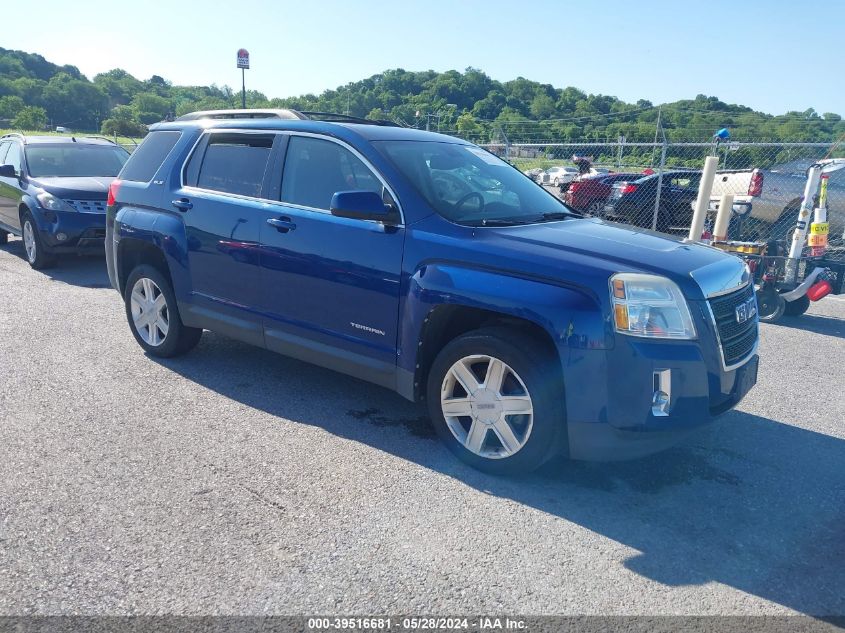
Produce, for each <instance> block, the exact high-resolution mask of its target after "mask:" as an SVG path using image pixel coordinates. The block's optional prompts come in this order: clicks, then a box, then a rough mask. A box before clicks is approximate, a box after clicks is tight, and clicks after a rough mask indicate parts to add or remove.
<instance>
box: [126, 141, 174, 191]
mask: <svg viewBox="0 0 845 633" xmlns="http://www.w3.org/2000/svg"><path fill="white" fill-rule="evenodd" d="M181 136H182V133H181V132H179V131H164V130H162V131H160V132H150V133H149V134H147V137H146V138H145V139H144V140H143V142H142V143H141V144H140V145H139V146H138V149H136V150H135V151H134V152H133V153H132V155H131V156H130V157H129V160H128V161H127V162H126V165H124V167H123V170H122V171H121V172H120V176H119V178H120V179H121V180H131V181H134V182H150V181H151V180H152V179H153V176H155V174H156V172H157V171H158V168H159V167H161V164H162V163H163V162H164V159H165V158H167V155H168V154H169V153H170V150H172V149H173V147H174V146H175V145H176V143H177V142H178V141H179V137H181Z"/></svg>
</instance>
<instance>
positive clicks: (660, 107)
mask: <svg viewBox="0 0 845 633" xmlns="http://www.w3.org/2000/svg"><path fill="white" fill-rule="evenodd" d="M662 113H663V106H662V105H661V106H657V125H656V126H655V128H654V147H652V148H651V166H652V167H654V153H655V152H656V151H657V135H658V134H659V133H660V115H661V114H662Z"/></svg>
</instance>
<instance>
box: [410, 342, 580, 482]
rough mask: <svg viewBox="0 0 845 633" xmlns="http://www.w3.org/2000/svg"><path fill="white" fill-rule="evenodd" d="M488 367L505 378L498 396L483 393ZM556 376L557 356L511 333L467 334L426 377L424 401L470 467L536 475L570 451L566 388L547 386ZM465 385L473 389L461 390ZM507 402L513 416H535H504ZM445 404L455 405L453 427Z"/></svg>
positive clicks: (454, 450)
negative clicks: (506, 399) (507, 400)
mask: <svg viewBox="0 0 845 633" xmlns="http://www.w3.org/2000/svg"><path fill="white" fill-rule="evenodd" d="M491 367H494V371H496V375H497V376H500V377H501V381H497V382H499V384H500V385H501V386H499V387H498V389H497V388H492V389H487V388H485V384H486V381H487V379H488V378H487V372H488V371H489V370H490V369H491ZM559 375H560V367H559V365H558V364H557V360H556V358H555V357H554V356H553V354H552V353H550V351H549V350H547V349H545V348H544V347H543V346H542V345H540V344H539V343H538V342H537V341H535V340H534V339H533V338H530V337H528V336H525V335H522V334H520V333H518V332H515V331H514V330H513V329H509V328H485V329H481V330H476V331H474V332H469V333H467V334H464V335H463V336H460V337H458V338H456V339H455V340H453V341H451V342H450V343H449V344H448V345H446V346H445V347H444V348H443V349H442V350H441V351H440V353H439V354H438V355H437V358H436V359H435V360H434V363H433V364H432V366H431V371H430V372H429V374H428V382H427V394H426V399H427V404H428V410H429V414H430V415H431V419H432V422H433V424H434V428H435V430H436V431H437V434H438V436H440V439H441V440H442V441H443V442H444V443H445V444H446V446H447V447H448V448H449V450H450V451H452V453H454V454H455V455H456V456H457V457H458V458H459V459H461V460H462V461H464V462H466V463H467V464H469V465H470V466H472V467H473V468H476V469H478V470H481V471H483V472H486V473H490V474H494V475H513V474H518V473H526V472H530V471H532V470H535V469H536V468H539V467H540V466H541V465H542V464H543V463H544V462H546V461H547V460H548V459H550V458H551V457H553V456H554V455H555V454H557V453H559V452H560V451H561V449H562V448H563V447H564V445H565V438H566V419H565V418H566V413H565V409H564V404H563V381H562V380H550V379H549V377H550V376H559ZM458 376H462V378H461V379H459V378H458ZM479 376H484V378H483V379H480V378H479ZM467 383H469V389H465V388H463V385H464V384H467ZM470 391H472V393H470ZM502 397H509V398H511V401H510V406H511V407H513V408H514V410H516V411H520V410H526V411H530V413H528V412H526V413H512V414H506V413H505V410H504V409H503V408H502V401H501V400H500V399H499V398H502ZM444 401H445V402H448V401H453V404H452V406H453V408H452V410H451V411H449V413H452V414H453V415H450V416H449V417H448V421H447V417H446V415H445V414H444V407H443V402H444ZM463 411H466V412H467V413H468V415H461V412H463ZM485 415H486V416H488V417H487V418H486V419H484V418H483V417H482V416H485ZM508 429H509V430H510V433H507V430H508ZM470 445H471V446H470Z"/></svg>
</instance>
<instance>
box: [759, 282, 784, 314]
mask: <svg viewBox="0 0 845 633" xmlns="http://www.w3.org/2000/svg"><path fill="white" fill-rule="evenodd" d="M785 310H786V300H785V299H784V298H783V297H781V296H780V295H779V294H778V292H777V290H775V289H774V288H762V289H760V290H758V291H757V314H758V315H759V317H760V321H761V322H762V323H774V322H775V321H777V320H778V319H780V318H781V317H782V316H783V313H784V311H785Z"/></svg>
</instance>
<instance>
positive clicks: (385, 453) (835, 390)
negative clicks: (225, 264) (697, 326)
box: [0, 240, 845, 615]
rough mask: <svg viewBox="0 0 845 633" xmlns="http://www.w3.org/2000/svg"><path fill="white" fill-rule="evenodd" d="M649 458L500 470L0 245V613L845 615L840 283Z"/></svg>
mask: <svg viewBox="0 0 845 633" xmlns="http://www.w3.org/2000/svg"><path fill="white" fill-rule="evenodd" d="M761 330H762V341H761V346H760V356H761V367H760V376H759V384H758V385H757V387H756V388H755V389H754V390H753V391H752V392H751V394H749V396H748V397H747V398H746V399H745V401H743V402H742V403H741V405H740V406H739V408H738V410H737V411H734V412H731V413H729V414H727V415H725V416H724V417H723V418H722V419H721V420H720V422H719V423H718V424H716V425H714V427H712V429H710V430H709V431H708V432H706V433H704V434H702V435H698V436H696V437H694V438H693V439H692V440H690V441H689V442H687V443H686V444H684V445H682V446H680V447H677V448H675V449H672V450H670V451H667V452H664V453H662V454H659V455H656V456H653V457H650V458H647V459H643V460H638V461H633V462H626V463H617V464H584V463H574V462H565V461H557V462H554V463H552V464H550V465H548V466H546V467H544V469H543V470H542V471H540V472H538V473H536V474H533V475H531V476H527V477H520V478H494V477H490V476H486V475H483V474H481V473H478V472H476V471H474V470H472V469H470V468H468V467H465V466H463V465H462V464H461V463H459V462H458V461H456V460H455V459H454V458H453V457H452V456H451V454H450V453H449V452H448V451H447V450H446V449H445V448H443V447H442V446H441V445H440V443H438V441H437V440H436V439H435V438H434V436H433V433H432V431H431V429H430V427H429V423H428V420H427V418H426V415H425V411H424V410H423V409H422V408H421V407H419V406H415V405H412V404H410V403H408V402H406V401H404V400H403V399H402V398H400V397H399V396H397V395H394V394H392V393H390V392H388V391H386V390H383V389H380V388H378V387H374V386H371V385H369V384H367V383H364V382H361V381H358V380H356V379H354V378H350V377H346V376H342V375H339V374H335V373H332V372H330V371H327V370H323V369H319V368H316V367H312V366H309V365H306V364H303V363H300V362H297V361H293V360H290V359H286V358H284V357H282V356H278V355H274V354H272V353H270V352H267V351H264V350H261V349H257V348H253V347H249V346H247V345H245V344H242V343H238V342H235V341H232V340H229V339H226V338H224V337H222V336H219V335H215V334H212V333H208V332H206V334H205V335H204V337H203V340H202V342H201V343H200V345H199V346H198V347H197V348H196V349H195V350H194V351H193V352H192V353H191V354H190V355H188V356H186V357H184V358H181V359H174V360H167V361H157V360H155V359H152V358H149V357H147V356H145V355H144V354H143V352H142V350H141V348H140V347H139V346H138V345H137V344H136V343H135V341H134V339H133V338H132V336H131V334H130V332H129V328H128V326H127V324H126V321H125V315H124V311H123V305H122V302H121V299H120V297H119V296H118V295H117V293H116V292H114V291H113V290H111V289H110V288H109V287H108V280H107V277H106V273H105V265H104V262H103V260H102V259H96V258H94V259H81V258H70V259H67V260H64V261H63V262H62V265H61V267H59V268H57V269H55V270H51V271H45V272H43V273H42V272H36V271H33V270H31V269H30V268H29V266H28V265H27V264H26V262H25V261H24V260H23V249H22V246H21V242H20V241H19V240H13V241H12V242H10V243H9V244H8V245H7V246H0V614H7V615H8V614H35V613H37V614H69V613H74V614H91V615H94V614H112V615H115V614H142V613H143V614H163V613H168V614H170V613H177V614H270V613H273V614H314V613H355V614H377V613H442V614H447V613H452V614H455V613H510V614H789V613H796V612H797V613H805V614H813V615H829V614H838V615H842V614H845V591H843V587H845V395H844V394H843V385H845V363H843V358H845V301H843V300H842V299H832V298H828V299H825V300H824V301H822V302H820V303H818V304H815V305H813V306H812V308H811V310H810V312H809V314H807V315H805V316H804V317H802V318H799V319H784V320H783V322H782V323H781V324H778V325H763V326H762V328H761Z"/></svg>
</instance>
